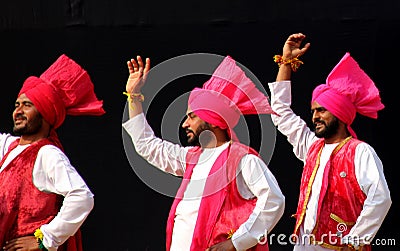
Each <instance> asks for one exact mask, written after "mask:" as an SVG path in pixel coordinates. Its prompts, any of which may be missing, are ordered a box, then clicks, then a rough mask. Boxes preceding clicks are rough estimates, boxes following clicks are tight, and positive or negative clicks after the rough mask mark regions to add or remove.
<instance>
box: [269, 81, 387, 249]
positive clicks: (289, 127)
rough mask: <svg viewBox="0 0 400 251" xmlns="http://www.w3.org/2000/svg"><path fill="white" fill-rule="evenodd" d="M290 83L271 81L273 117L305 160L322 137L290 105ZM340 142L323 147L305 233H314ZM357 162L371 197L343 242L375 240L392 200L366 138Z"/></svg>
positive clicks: (363, 185)
mask: <svg viewBox="0 0 400 251" xmlns="http://www.w3.org/2000/svg"><path fill="white" fill-rule="evenodd" d="M290 84H291V82H290V81H282V82H273V83H269V88H270V91H271V106H272V109H273V110H274V111H275V112H276V113H277V114H279V115H280V116H275V115H272V121H273V123H274V124H275V125H276V126H277V127H278V130H279V131H280V132H281V133H282V134H283V135H285V136H286V137H287V139H288V141H289V143H290V144H292V145H293V152H294V154H295V155H296V157H297V158H299V159H300V160H301V161H303V162H305V160H306V158H307V156H306V154H307V151H308V149H309V147H310V146H311V144H312V143H313V142H314V141H315V140H317V139H318V138H317V137H316V136H315V134H314V132H312V131H311V130H310V128H308V127H307V125H306V122H305V121H303V120H302V119H301V118H300V117H299V116H297V115H296V114H294V112H293V111H292V109H291V108H290V105H291V85H290ZM336 145H337V144H326V145H325V146H324V148H323V151H322V155H321V162H320V168H318V171H317V174H316V177H315V180H314V183H313V185H312V190H311V196H310V199H309V203H308V205H307V209H306V215H305V219H304V224H303V225H302V226H301V229H300V230H301V232H302V233H311V232H312V230H313V228H314V226H315V223H316V220H317V219H316V216H317V207H318V199H319V191H320V189H321V184H322V173H323V170H324V168H325V165H326V163H327V161H328V159H329V157H330V155H331V153H332V151H333V149H334V148H335V147H336ZM354 165H355V174H356V178H357V181H358V184H359V185H360V188H361V190H362V191H363V192H364V193H365V195H366V196H367V198H366V200H365V202H364V207H363V210H362V211H361V213H360V216H359V217H358V219H357V221H356V224H355V225H354V226H353V228H352V229H351V231H350V233H349V234H348V235H347V236H344V237H343V243H349V242H350V243H351V240H354V239H356V240H358V241H360V243H362V240H364V239H366V240H369V241H371V238H372V237H374V236H375V235H376V233H377V231H378V229H379V228H380V226H381V225H382V222H383V220H384V218H385V216H386V214H387V212H388V211H389V208H390V206H391V203H392V201H391V198H390V191H389V188H388V186H387V183H386V179H385V176H384V172H383V166H382V162H381V160H380V159H379V157H378V156H377V154H376V152H375V151H374V149H373V148H372V147H371V146H370V145H368V144H367V143H365V142H363V143H361V144H359V145H358V146H357V148H356V153H355V157H354ZM305 244H307V243H305ZM351 244H353V243H351ZM294 250H328V249H325V248H322V247H320V246H311V247H305V246H303V245H296V246H295V248H294Z"/></svg>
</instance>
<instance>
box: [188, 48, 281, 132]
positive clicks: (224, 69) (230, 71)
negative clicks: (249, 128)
mask: <svg viewBox="0 0 400 251" xmlns="http://www.w3.org/2000/svg"><path fill="white" fill-rule="evenodd" d="M188 106H189V107H190V108H191V110H192V111H193V112H194V113H195V114H196V115H197V116H199V117H200V118H201V119H202V120H204V121H206V122H208V123H210V124H213V125H216V126H218V127H220V128H221V129H228V132H229V133H231V134H232V133H233V131H231V130H232V129H233V128H234V127H235V126H236V125H237V123H238V121H239V118H240V115H242V114H243V115H245V114H271V113H274V112H273V111H272V109H271V107H270V105H269V102H268V98H267V97H266V96H265V95H264V94H263V93H262V92H261V91H260V90H258V89H257V87H256V86H255V84H254V83H253V82H252V81H251V80H250V79H249V78H248V77H247V76H246V74H245V73H244V71H243V70H242V69H241V68H240V67H239V66H237V65H236V62H235V60H233V59H232V58H231V57H230V56H226V57H225V58H224V60H223V61H222V62H221V63H220V64H219V66H218V67H217V69H216V70H215V71H214V73H213V75H212V76H211V78H210V79H209V80H208V81H207V82H205V83H204V84H203V87H202V88H194V89H193V90H192V92H191V93H190V96H189V100H188ZM274 114H275V113H274ZM232 136H234V135H232Z"/></svg>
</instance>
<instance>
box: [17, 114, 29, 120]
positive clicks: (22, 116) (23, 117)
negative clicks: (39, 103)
mask: <svg viewBox="0 0 400 251" xmlns="http://www.w3.org/2000/svg"><path fill="white" fill-rule="evenodd" d="M15 119H26V117H25V116H24V115H22V114H18V115H16V116H15Z"/></svg>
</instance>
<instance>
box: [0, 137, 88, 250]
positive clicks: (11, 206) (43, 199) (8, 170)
mask: <svg viewBox="0 0 400 251" xmlns="http://www.w3.org/2000/svg"><path fill="white" fill-rule="evenodd" d="M18 143H19V140H16V141H15V142H13V143H12V144H11V145H10V147H9V150H8V152H7V153H6V155H5V156H4V157H3V159H2V161H1V162H0V166H2V165H3V162H4V160H5V159H6V157H7V155H8V154H9V152H10V151H11V150H13V149H14V148H15V147H16V146H17V145H18ZM48 144H52V142H51V141H49V140H48V139H42V140H39V141H37V142H35V143H33V144H31V145H30V146H28V147H27V148H26V149H24V150H23V151H22V152H21V153H20V154H19V155H18V156H17V157H16V158H14V159H13V160H12V161H11V162H10V163H9V164H8V165H7V166H6V167H5V168H4V170H3V171H2V172H1V173H0V181H1V183H0V246H1V247H3V246H4V245H5V242H6V241H9V240H12V239H14V238H18V237H22V236H29V235H31V236H33V233H34V232H35V230H36V229H37V228H39V227H40V226H41V225H43V224H47V223H49V222H50V221H51V220H52V219H53V218H54V217H55V216H56V214H57V213H58V211H59V209H60V207H61V203H62V199H63V197H62V196H60V195H57V194H54V193H46V192H41V191H39V190H38V189H37V188H36V187H35V185H34V184H33V177H32V172H33V167H34V164H35V160H36V157H37V154H38V152H39V149H40V148H41V147H42V146H44V145H48ZM77 236H78V237H79V238H80V233H77ZM70 239H71V238H70ZM72 242H73V243H75V242H76V240H72ZM79 242H80V241H79ZM65 246H68V243H66V244H65ZM79 246H80V245H78V247H79ZM63 248H64V247H60V248H59V250H71V251H72V250H81V248H78V249H77V248H73V249H65V248H64V249H63Z"/></svg>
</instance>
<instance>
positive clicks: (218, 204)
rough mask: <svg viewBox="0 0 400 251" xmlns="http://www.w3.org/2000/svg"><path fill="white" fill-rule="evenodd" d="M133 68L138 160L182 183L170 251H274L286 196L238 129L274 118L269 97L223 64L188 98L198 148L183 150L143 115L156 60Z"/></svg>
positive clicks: (131, 128) (191, 134)
mask: <svg viewBox="0 0 400 251" xmlns="http://www.w3.org/2000/svg"><path fill="white" fill-rule="evenodd" d="M128 69H129V73H130V75H129V78H128V81H127V85H126V92H127V94H128V95H129V98H128V102H129V117H130V119H129V120H128V121H127V122H125V123H124V124H123V127H124V128H125V130H126V131H127V132H128V134H129V135H130V137H131V138H132V142H133V144H134V146H135V149H136V151H137V152H138V154H139V155H141V156H142V157H144V158H145V159H146V160H147V161H148V162H149V163H151V164H152V165H154V166H156V167H157V168H159V169H161V170H162V171H165V172H168V173H170V174H173V175H176V176H181V177H183V180H182V183H181V185H180V188H179V189H178V192H177V194H176V196H175V200H174V202H173V204H172V207H171V210H170V213H169V217H168V221H167V230H166V234H167V236H166V250H167V251H189V250H192V251H198V250H209V251H212V250H268V243H267V241H266V237H267V234H269V233H270V232H271V230H272V229H273V227H274V226H275V225H276V224H277V222H278V221H279V219H280V218H281V216H282V214H283V211H284V203H285V200H284V196H283V194H282V192H281V190H280V188H279V186H278V183H277V181H276V179H275V177H274V176H273V174H272V173H271V172H270V170H269V169H268V167H267V165H266V164H265V163H264V162H263V160H262V159H261V158H260V156H259V154H258V153H257V152H256V151H255V150H254V149H252V148H250V147H248V146H246V145H244V144H242V143H240V142H239V141H238V138H237V137H236V134H235V132H234V130H233V128H234V127H235V126H236V125H237V123H238V121H239V117H240V115H241V114H270V113H272V110H271V107H270V106H269V103H268V102H267V101H266V100H267V97H266V96H265V95H264V94H262V92H260V91H259V90H258V89H257V88H256V86H255V85H254V83H253V82H252V81H251V80H250V79H249V78H248V77H247V76H246V75H245V73H244V72H243V71H242V69H241V68H240V67H238V66H237V65H236V62H235V61H234V60H233V59H232V58H231V57H230V56H227V57H225V58H224V59H223V60H222V62H221V63H220V65H219V66H218V67H217V69H216V70H215V71H214V73H213V75H212V76H211V78H210V79H209V80H208V81H207V82H205V83H204V84H203V87H202V88H195V89H194V90H192V92H191V93H190V96H189V100H188V109H187V114H186V115H187V118H186V120H185V121H184V123H183V124H182V127H183V128H184V129H185V130H186V133H187V137H188V141H189V142H192V143H194V142H198V143H199V144H198V145H197V146H189V147H183V146H180V145H178V144H174V143H172V142H167V141H165V140H161V139H159V138H157V137H156V136H155V135H154V132H153V131H152V129H151V128H150V126H149V125H148V123H147V121H146V118H145V115H144V114H143V110H142V105H141V102H142V101H143V96H142V94H141V93H140V92H141V88H142V86H143V85H144V82H145V81H144V79H145V77H146V76H147V74H148V72H149V70H150V59H148V58H147V59H146V62H145V63H144V62H143V61H142V59H141V57H140V56H138V57H137V61H136V60H135V59H132V60H130V61H128ZM143 76H144V77H143Z"/></svg>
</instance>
